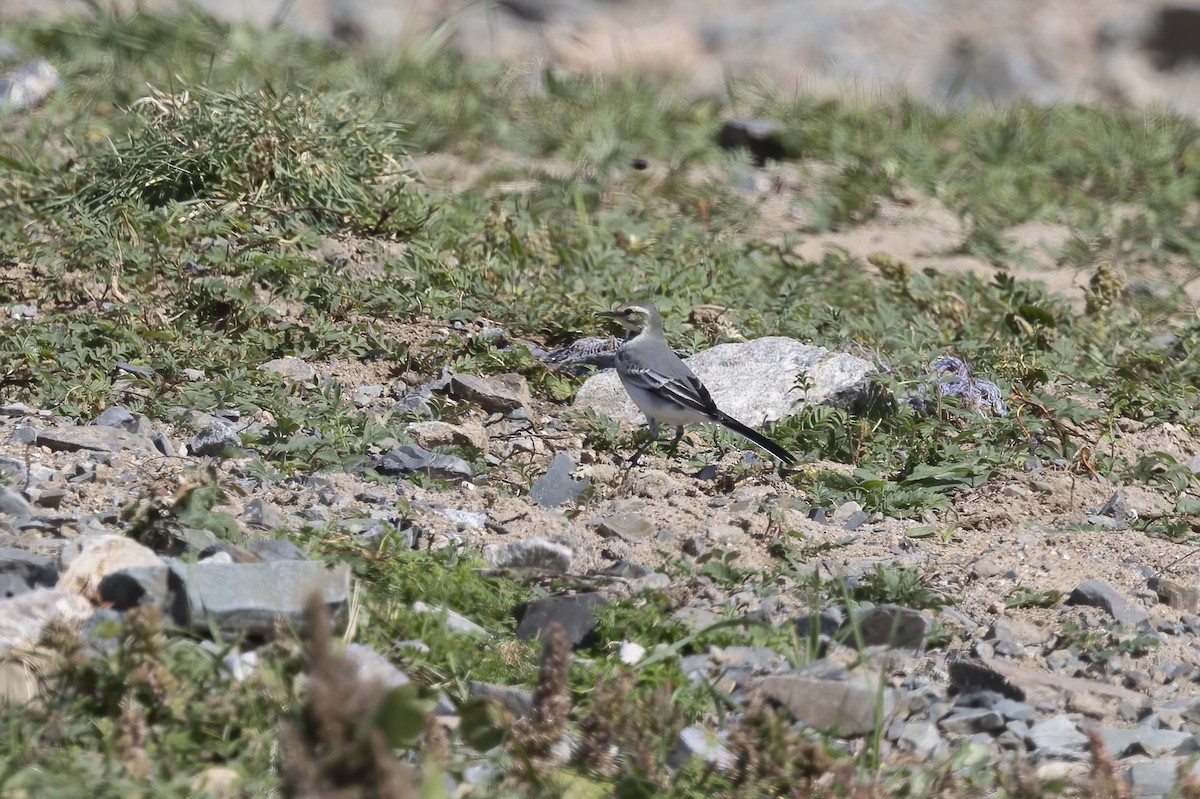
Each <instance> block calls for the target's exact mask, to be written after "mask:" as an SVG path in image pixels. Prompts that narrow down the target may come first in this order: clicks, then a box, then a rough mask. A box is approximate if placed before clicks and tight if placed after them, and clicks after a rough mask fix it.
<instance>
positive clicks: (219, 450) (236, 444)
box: [188, 421, 242, 458]
mask: <svg viewBox="0 0 1200 799" xmlns="http://www.w3.org/2000/svg"><path fill="white" fill-rule="evenodd" d="M241 446H242V437H241V436H240V435H239V434H238V431H237V429H236V428H235V427H234V426H233V425H230V424H226V423H225V422H221V421H212V422H210V423H209V424H207V425H205V426H204V427H203V428H202V429H201V430H200V431H199V432H197V433H196V434H195V435H193V436H192V437H191V438H189V439H188V452H190V453H191V454H192V455H195V456H198V457H201V458H219V457H224V456H226V455H227V454H228V453H231V452H235V451H237V450H238V449H240V448H241Z"/></svg>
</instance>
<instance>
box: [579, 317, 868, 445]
mask: <svg viewBox="0 0 1200 799" xmlns="http://www.w3.org/2000/svg"><path fill="white" fill-rule="evenodd" d="M684 361H685V363H687V365H688V366H689V367H690V368H691V370H692V371H693V372H695V373H696V376H697V377H699V378H700V380H701V381H702V382H703V383H704V385H705V386H706V387H707V388H708V390H709V393H710V394H711V395H712V398H713V401H714V402H716V404H717V406H718V407H719V408H720V409H721V410H723V411H724V412H725V413H728V414H729V415H730V416H732V417H734V418H735V419H738V420H739V421H741V422H743V423H745V424H748V425H750V426H752V427H753V426H758V425H761V424H763V423H764V422H766V421H774V420H776V419H782V418H783V417H784V416H788V415H790V414H791V413H793V412H794V411H795V409H796V408H797V407H798V406H799V405H800V404H802V403H810V404H821V403H837V404H840V403H844V402H850V401H852V399H853V397H854V396H855V395H856V394H857V393H858V392H860V391H862V390H864V389H865V387H866V385H867V377H868V375H870V374H871V373H872V372H874V371H875V367H874V366H873V365H872V364H870V363H869V362H867V361H865V360H863V359H861V358H858V357H855V356H853V355H844V354H840V353H831V352H830V351H829V350H827V349H825V348H824V347H811V346H809V345H807V344H803V343H801V342H799V341H796V340H794V339H790V338H784V337H780V336H769V337H766V338H759V339H755V340H753V341H748V342H745V343H739V344H719V345H717V346H716V347H713V348H711V349H707V350H704V351H703V352H700V353H697V354H696V355H693V356H692V357H690V358H685V359H684ZM802 377H803V378H804V379H803V382H804V383H805V385H807V386H808V389H807V390H806V391H802V390H801V389H800V388H798V383H800V382H802V381H801V378H802ZM575 407H576V408H591V409H593V410H595V411H597V412H599V413H602V414H604V415H606V416H608V417H610V418H613V419H625V420H629V421H631V422H641V421H642V419H643V416H642V414H641V412H640V411H639V410H638V409H637V406H635V405H634V404H633V400H631V399H630V398H629V395H628V394H627V393H626V392H625V389H624V388H622V387H621V381H620V378H618V377H617V374H616V372H615V371H613V370H606V371H603V372H600V373H598V374H595V375H592V376H591V377H589V378H588V379H587V381H586V382H584V384H583V385H582V386H581V387H580V389H579V392H578V393H577V394H576V396H575Z"/></svg>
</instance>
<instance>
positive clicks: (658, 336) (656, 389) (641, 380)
mask: <svg viewBox="0 0 1200 799" xmlns="http://www.w3.org/2000/svg"><path fill="white" fill-rule="evenodd" d="M597 316H603V317H606V318H609V319H616V320H617V321H618V322H620V323H621V325H622V326H624V327H625V329H626V330H627V331H629V333H628V336H627V337H626V339H625V343H624V344H623V345H622V346H621V348H620V349H619V350H617V351H616V366H617V375H619V376H620V378H621V385H623V386H625V390H626V391H628V392H629V396H630V398H632V399H633V402H634V404H635V405H637V406H638V408H639V409H640V410H641V412H642V413H643V414H645V416H646V421H648V422H649V423H650V440H651V441H653V440H654V439H655V438H657V437H658V425H659V424H660V423H662V424H668V425H675V426H676V431H675V441H674V442H673V445H672V446H674V445H675V444H678V443H679V439H680V438H682V437H683V426H684V425H685V424H695V423H700V424H704V423H707V424H719V425H721V426H723V427H726V428H728V429H730V430H732V431H733V432H735V433H737V434H738V435H740V436H744V437H745V438H748V439H750V440H751V441H753V442H754V443H755V444H757V445H758V446H760V447H762V448H763V449H765V450H766V451H767V452H769V453H771V454H772V455H774V456H775V457H776V458H779V460H781V461H783V462H784V463H785V464H787V465H788V466H791V465H792V464H794V463H796V458H795V456H794V455H792V453H790V452H788V451H787V450H786V449H784V448H783V447H781V446H779V445H778V444H776V443H775V442H774V441H772V440H771V439H769V438H767V437H766V436H764V435H763V434H762V433H759V432H758V431H756V430H752V429H750V428H749V427H747V426H746V425H744V424H742V423H741V422H739V421H738V420H737V419H734V418H733V417H732V416H730V415H729V414H727V413H725V412H724V411H722V410H721V409H720V408H718V407H717V405H716V403H715V402H713V398H712V397H711V396H709V393H708V389H706V388H705V387H704V384H703V383H701V382H700V378H698V377H696V375H694V374H693V373H692V370H691V369H689V368H688V367H687V364H685V363H684V362H683V361H682V360H680V358H679V356H678V355H676V354H675V351H674V350H673V349H671V346H670V345H669V344H667V340H666V338H665V337H664V336H663V323H662V316H660V315H659V313H658V309H657V308H655V307H654V306H653V305H651V304H650V303H648V302H629V303H625V304H624V305H619V306H617V308H616V309H615V310H612V311H601V312H600V313H599V314H597ZM647 443H649V442H647ZM640 454H641V451H640V450H639V451H638V455H640ZM633 460H634V461H635V462H636V461H637V456H634V458H633Z"/></svg>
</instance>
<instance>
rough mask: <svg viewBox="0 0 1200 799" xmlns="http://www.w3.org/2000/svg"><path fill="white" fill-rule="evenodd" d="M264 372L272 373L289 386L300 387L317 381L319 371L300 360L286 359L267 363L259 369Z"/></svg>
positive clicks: (277, 359)
mask: <svg viewBox="0 0 1200 799" xmlns="http://www.w3.org/2000/svg"><path fill="white" fill-rule="evenodd" d="M258 368H259V369H261V370H262V371H264V372H271V373H272V374H277V375H279V376H280V377H282V378H283V381H284V382H285V383H287V384H289V385H293V386H299V385H305V384H307V383H312V382H313V381H314V380H316V379H317V370H316V369H315V368H314V367H312V366H310V365H309V364H308V363H306V362H305V361H302V360H301V359H299V358H293V357H290V356H289V357H286V358H276V359H275V360H273V361H267V362H266V363H264V364H263V365H262V366H260V367H258Z"/></svg>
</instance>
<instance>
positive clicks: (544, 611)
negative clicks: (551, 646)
mask: <svg viewBox="0 0 1200 799" xmlns="http://www.w3.org/2000/svg"><path fill="white" fill-rule="evenodd" d="M607 604H608V599H607V598H605V597H604V596H603V595H602V594H599V593H596V592H589V593H583V594H570V595H567V596H556V597H548V598H546V599H536V600H534V601H532V602H525V603H522V604H520V605H518V606H517V607H516V608H514V609H513V615H514V616H515V617H516V619H517V638H519V639H520V640H522V641H528V640H529V639H531V638H537V639H538V640H542V641H544V640H545V638H546V636H547V635H548V634H549V632H550V627H551V625H553V624H554V623H556V622H557V623H558V624H561V625H562V626H563V630H564V631H565V632H566V635H567V641H568V643H570V645H571V647H572V648H575V647H578V646H580V645H581V644H584V643H586V642H587V641H588V640H589V639H590V638H591V636H592V633H593V632H594V631H595V629H596V624H597V622H596V617H595V612H596V608H598V607H600V606H601V605H607Z"/></svg>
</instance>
